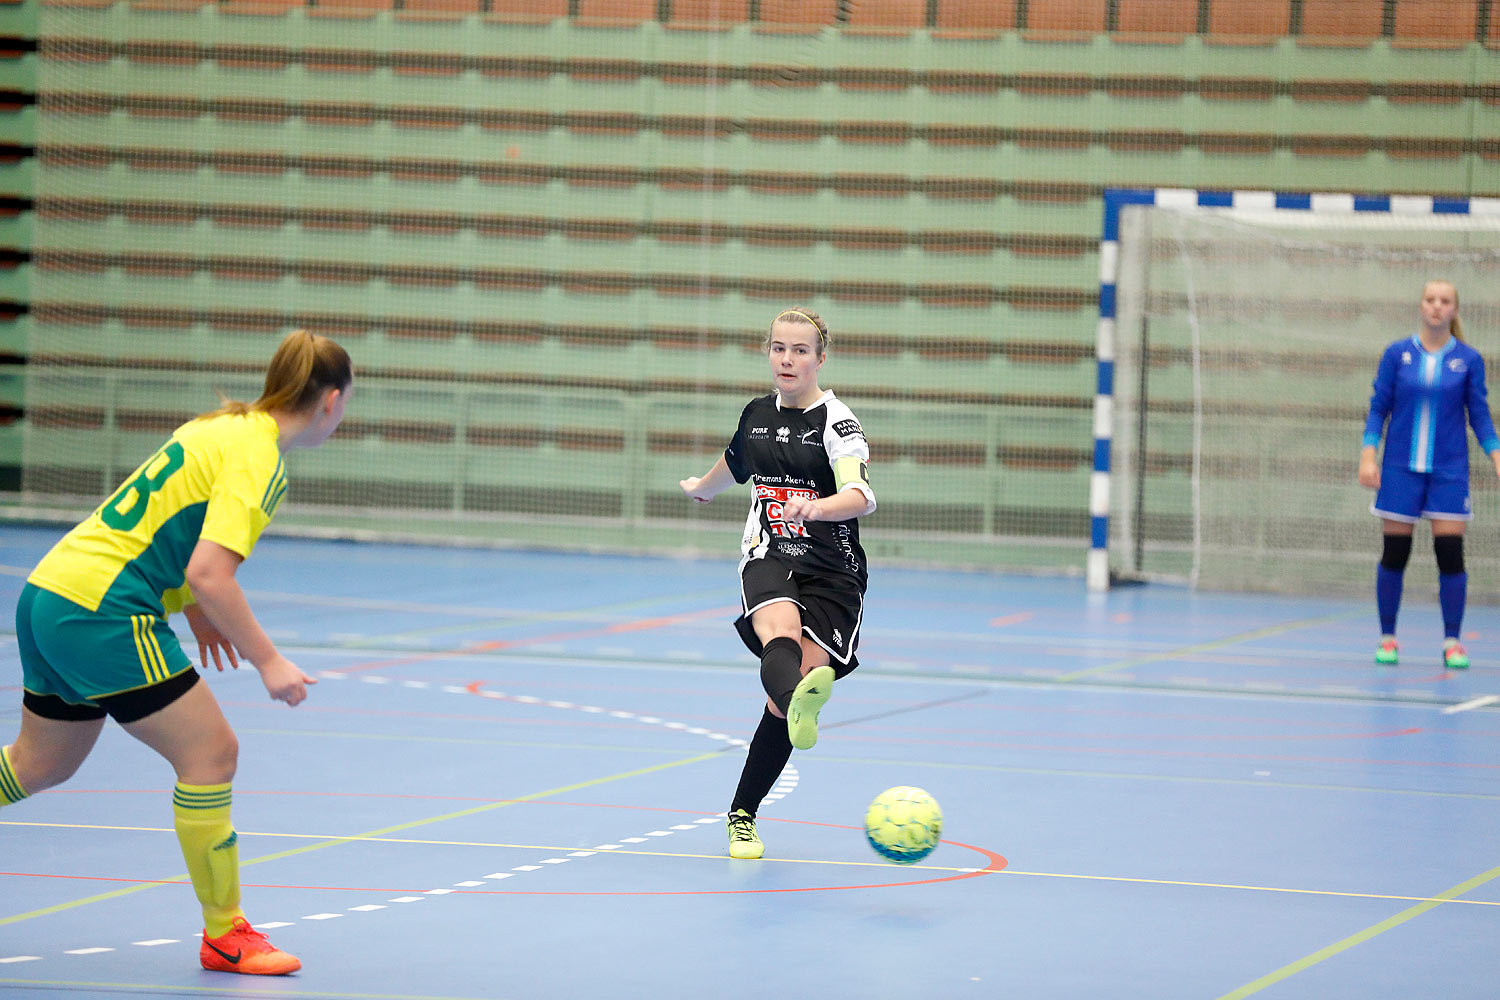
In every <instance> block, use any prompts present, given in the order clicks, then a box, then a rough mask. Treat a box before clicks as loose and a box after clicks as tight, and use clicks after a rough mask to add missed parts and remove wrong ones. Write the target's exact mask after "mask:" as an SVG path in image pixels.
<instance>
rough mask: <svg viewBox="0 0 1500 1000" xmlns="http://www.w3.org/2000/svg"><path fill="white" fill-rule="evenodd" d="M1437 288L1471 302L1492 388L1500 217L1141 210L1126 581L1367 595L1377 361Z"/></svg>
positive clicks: (1492, 580) (1127, 313) (1484, 502)
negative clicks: (1363, 474)
mask: <svg viewBox="0 0 1500 1000" xmlns="http://www.w3.org/2000/svg"><path fill="white" fill-rule="evenodd" d="M1431 278H1443V279H1446V280H1449V281H1452V282H1453V283H1454V284H1455V285H1456V286H1457V288H1458V290H1459V301H1460V316H1461V318H1462V320H1463V324H1464V328H1465V336H1466V339H1467V340H1468V341H1469V343H1471V344H1472V345H1473V346H1474V347H1475V348H1476V349H1477V350H1479V352H1480V353H1481V354H1482V355H1484V356H1485V358H1486V361H1487V362H1488V363H1487V365H1486V371H1487V374H1488V376H1489V381H1490V384H1491V386H1492V387H1493V386H1494V381H1495V376H1494V372H1495V370H1496V369H1495V365H1494V362H1493V361H1491V360H1490V359H1491V358H1496V359H1500V351H1497V350H1496V347H1497V345H1500V218H1493V217H1484V216H1469V215H1440V214H1436V215H1435V214H1424V215H1402V214H1399V213H1387V212H1379V213H1376V212H1371V213H1364V212H1361V213H1349V212H1344V213H1337V214H1334V213H1320V212H1315V211H1293V210H1271V209H1268V210H1264V211H1259V212H1254V211H1247V210H1229V209H1203V208H1200V209H1185V210H1183V209H1174V208H1159V207H1135V208H1130V209H1127V210H1126V211H1125V212H1124V213H1123V215H1122V219H1121V228H1120V274H1119V283H1118V296H1119V297H1118V317H1119V322H1118V340H1117V346H1116V350H1117V361H1116V369H1115V429H1114V453H1113V456H1112V465H1113V470H1114V475H1113V485H1112V489H1111V511H1110V564H1111V572H1112V574H1113V575H1115V576H1116V577H1117V578H1130V577H1137V578H1160V579H1179V580H1186V581H1188V582H1191V583H1193V584H1195V585H1198V586H1201V587H1204V588H1208V589H1222V590H1260V591H1269V592H1284V593H1312V592H1320V593H1349V594H1359V593H1366V592H1368V591H1369V589H1370V588H1371V587H1372V586H1373V580H1374V567H1375V563H1376V560H1377V559H1378V557H1379V551H1380V542H1379V535H1380V529H1379V521H1378V520H1376V518H1374V517H1373V516H1372V515H1371V514H1370V504H1371V501H1372V499H1373V495H1372V493H1371V492H1370V491H1369V490H1366V489H1364V488H1362V487H1361V486H1360V485H1359V484H1358V483H1357V481H1356V479H1355V472H1356V470H1357V467H1358V459H1359V452H1360V447H1361V435H1362V433H1363V426H1364V419H1365V415H1366V413H1367V412H1368V407H1369V400H1370V392H1371V386H1372V381H1373V379H1374V374H1375V369H1376V366H1377V364H1378V362H1379V359H1380V354H1381V352H1382V351H1383V350H1384V349H1385V346H1386V345H1387V344H1389V343H1390V342H1391V341H1393V340H1396V339H1397V338H1399V337H1402V336H1405V335H1410V334H1413V333H1415V332H1416V331H1417V329H1418V323H1419V317H1418V312H1417V302H1418V299H1419V297H1420V294H1421V289H1422V285H1423V284H1424V282H1426V281H1427V280H1428V279H1431ZM1493 400H1494V397H1493V396H1492V397H1491V401H1492V403H1493ZM1469 440H1470V446H1471V449H1472V454H1471V482H1472V486H1471V491H1472V497H1473V502H1474V512H1475V514H1474V520H1473V522H1472V523H1471V525H1470V528H1469V536H1468V542H1467V546H1466V556H1467V562H1468V570H1469V581H1470V583H1469V586H1470V593H1471V595H1473V596H1475V597H1480V598H1486V597H1488V598H1494V597H1496V596H1500V488H1497V487H1500V484H1497V482H1496V478H1495V475H1494V472H1493V468H1492V466H1491V463H1490V461H1489V460H1488V459H1487V458H1486V457H1485V456H1484V455H1483V453H1482V452H1481V451H1480V449H1479V446H1478V443H1477V442H1476V441H1475V440H1474V436H1473V434H1472V432H1471V433H1470V435H1469ZM1382 445H1383V442H1382ZM1429 546H1430V535H1429V534H1428V532H1427V529H1426V528H1425V527H1424V528H1420V529H1419V530H1418V533H1417V547H1416V548H1415V549H1414V555H1413V559H1412V563H1411V568H1410V570H1409V571H1408V574H1407V592H1408V593H1409V594H1410V593H1415V594H1418V595H1421V594H1423V593H1427V592H1430V593H1435V592H1436V570H1435V569H1433V568H1432V559H1431V556H1430V554H1428V555H1426V557H1425V558H1424V553H1430V551H1431V550H1430V547H1429ZM1424 567H1426V568H1427V569H1429V570H1431V571H1430V572H1423V568H1424Z"/></svg>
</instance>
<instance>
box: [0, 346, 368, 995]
mask: <svg viewBox="0 0 1500 1000" xmlns="http://www.w3.org/2000/svg"><path fill="white" fill-rule="evenodd" d="M352 382H353V374H352V371H351V368H350V364H349V355H348V354H346V353H345V351H344V349H343V348H342V347H340V346H339V345H338V344H336V343H334V342H333V341H332V340H329V339H328V338H326V337H319V336H315V335H312V334H309V333H307V332H305V331H302V330H298V331H295V332H293V333H291V334H288V335H287V337H286V339H284V340H283V341H282V342H281V345H280V346H279V347H278V348H277V350H276V354H275V356H274V357H273V358H272V359H271V364H270V367H269V368H268V369H267V371H266V382H265V391H264V392H262V394H261V396H260V398H259V399H257V400H256V401H255V402H253V403H249V404H246V403H240V402H234V401H228V402H226V403H225V404H224V405H223V406H222V407H220V408H219V409H218V410H215V411H214V412H212V413H207V414H204V415H203V416H201V417H198V418H197V419H195V420H191V421H189V422H188V423H186V424H183V425H182V426H181V427H179V428H177V430H176V431H175V432H174V433H173V434H172V437H171V438H170V439H169V440H168V441H167V443H166V444H164V445H162V447H161V448H160V449H158V450H157V452H156V454H154V455H152V456H151V457H150V458H148V459H147V460H146V461H145V463H144V464H142V465H141V467H140V468H139V469H137V470H136V471H135V472H134V473H133V474H132V475H131V477H130V478H129V479H128V480H127V481H126V482H125V483H124V484H123V485H121V486H120V488H119V489H118V490H116V491H115V493H114V494H113V495H112V496H111V497H110V498H109V499H107V500H105V501H104V503H103V504H102V505H100V507H99V509H98V510H96V511H94V513H93V514H91V515H90V516H89V517H88V518H87V519H86V520H84V521H83V523H81V524H79V525H78V526H77V527H75V528H74V529H73V530H72V531H70V532H68V534H67V535H65V536H63V538H62V539H61V540H60V541H59V542H58V543H57V544H56V545H55V546H53V548H52V550H51V551H50V552H48V553H47V555H46V556H44V557H43V558H42V561H41V562H40V563H38V564H37V566H36V569H35V570H33V571H32V574H31V576H30V577H28V578H27V582H26V587H25V588H24V589H23V590H22V592H21V596H20V599H19V600H18V601H17V603H16V642H17V645H18V647H19V651H20V655H21V670H22V687H23V688H24V694H23V696H22V703H21V732H20V735H18V736H17V737H16V740H15V742H14V743H12V744H10V745H9V746H6V747H0V807H3V806H7V805H11V804H13V803H15V802H19V801H20V800H21V799H23V798H25V797H26V796H28V795H31V794H34V793H36V792H39V791H41V790H42V789H44V788H50V787H52V786H53V785H56V784H59V783H60V782H63V781H66V780H67V779H68V778H70V777H72V775H73V773H74V772H75V771H77V770H78V767H79V765H80V764H82V763H83V760H84V758H85V757H87V756H88V754H89V751H90V750H92V749H93V747H94V742H95V741H96V740H97V739H98V737H99V732H100V730H101V729H102V728H103V726H104V719H105V716H111V717H113V718H114V720H115V721H116V722H117V723H119V724H120V725H121V726H122V727H123V728H124V729H125V731H126V732H128V733H129V734H130V735H132V736H134V737H135V738H136V739H138V740H140V741H141V742H142V743H145V744H146V745H147V746H149V747H151V748H152V749H153V750H155V751H157V752H158V753H160V754H161V755H162V756H163V757H165V758H166V759H167V761H168V762H169V763H170V764H171V765H172V767H173V769H174V770H175V771H176V772H177V785H176V788H175V789H174V790H173V793H172V812H173V817H174V820H175V827H176V830H177V839H178V841H179V843H180V844H181V846H182V855H183V858H184V859H185V860H186V861H187V868H188V873H189V875H190V876H191V877H192V882H193V889H194V891H195V892H196V893H197V896H198V901H199V902H200V903H201V904H202V906H203V921H204V929H203V942H202V944H201V946H200V947H199V958H200V961H201V962H202V964H203V967H204V968H206V969H214V970H219V971H223V972H241V973H248V974H252V975H285V974H286V973H289V972H295V971H297V970H298V969H300V968H301V967H302V963H301V962H299V961H298V960H297V959H296V958H295V957H293V956H291V955H288V954H287V953H286V952H284V951H281V950H279V949H277V948H275V947H274V946H272V945H271V943H270V942H269V941H267V940H266V937H265V935H263V934H261V933H260V932H258V931H256V930H255V929H254V928H253V927H251V926H250V924H249V922H248V921H246V920H245V915H244V912H243V911H242V910H241V909H240V878H239V853H238V849H237V847H236V836H235V832H234V826H233V825H232V824H231V822H230V819H229V806H230V782H231V781H232V779H233V778H234V772H235V765H236V761H237V758H238V754H239V744H238V741H237V740H236V738H235V735H234V731H233V730H232V729H231V728H230V727H229V723H228V721H227V720H226V719H225V718H224V714H223V712H221V711H220V710H219V704H218V702H217V701H216V700H215V699H214V696H213V694H212V693H211V692H210V691H209V689H208V685H206V684H199V683H198V672H197V671H196V670H195V669H193V664H192V661H191V660H189V659H188V656H187V654H186V653H184V652H183V650H182V647H181V646H180V645H179V644H178V642H177V638H176V636H175V635H174V634H173V632H172V629H171V627H170V626H168V625H167V621H166V618H167V615H168V613H170V612H172V611H176V610H181V611H182V612H183V613H184V615H185V616H186V618H187V621H188V625H189V627H190V628H191V629H192V632H193V637H194V638H195V639H196V640H197V642H198V657H199V662H201V663H202V665H203V668H204V669H205V670H206V669H208V661H209V657H210V656H212V658H213V661H214V664H215V665H216V666H217V667H218V669H220V670H223V669H224V661H225V660H226V659H227V660H228V661H229V663H230V665H231V666H234V667H236V668H237V667H238V666H239V661H238V659H237V658H236V655H235V651H236V650H238V651H239V655H240V656H243V657H244V658H245V659H247V660H249V661H250V662H251V664H253V665H254V666H255V668H256V670H258V671H259V672H260V677H261V681H262V682H263V683H264V684H265V686H266V690H267V691H268V692H269V693H270V695H271V697H272V698H274V699H276V700H278V701H284V702H286V703H287V704H288V705H296V704H297V703H298V702H300V701H302V700H303V699H304V698H306V697H307V685H308V684H312V683H314V680H313V678H311V677H308V676H306V675H305V674H303V672H302V671H301V670H300V669H298V667H297V665H296V664H295V663H293V662H292V661H291V660H288V659H287V658H286V657H284V656H282V655H281V653H279V652H278V651H277V649H276V646H275V645H274V644H273V643H272V642H271V640H270V638H269V637H268V636H267V635H266V633H265V631H264V630H263V629H262V628H261V627H260V624H259V623H258V622H257V621H256V619H255V615H254V613H253V612H251V610H250V605H249V603H248V602H247V601H246V599H245V594H244V592H243V591H242V590H241V589H240V586H239V584H238V583H237V582H236V581H235V571H236V570H237V569H238V568H239V565H240V563H241V562H242V561H244V559H245V558H246V557H247V556H249V555H250V552H251V550H252V549H254V548H255V543H256V540H257V539H258V538H259V537H260V534H261V531H262V530H263V529H264V528H265V527H266V525H267V524H268V523H269V522H270V520H271V517H272V516H273V515H274V514H275V513H276V508H277V506H278V505H279V504H280V503H281V499H282V497H283V495H284V494H285V493H286V487H287V482H286V470H285V468H284V466H283V461H282V460H283V457H284V456H285V454H286V453H287V452H288V451H290V450H291V449H293V448H315V447H317V446H318V445H320V444H322V443H323V441H324V440H326V439H327V438H328V435H330V434H332V433H333V431H334V429H335V428H336V427H338V425H339V421H340V420H342V419H343V416H344V405H345V402H346V401H347V399H348V398H349V392H350V389H351V387H352Z"/></svg>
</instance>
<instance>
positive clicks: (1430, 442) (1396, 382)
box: [1364, 335, 1500, 478]
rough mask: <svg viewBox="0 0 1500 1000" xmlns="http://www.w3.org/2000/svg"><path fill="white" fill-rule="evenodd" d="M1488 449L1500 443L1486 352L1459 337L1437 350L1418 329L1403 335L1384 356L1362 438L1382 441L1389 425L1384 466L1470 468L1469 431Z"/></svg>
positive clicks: (1462, 471) (1460, 471)
mask: <svg viewBox="0 0 1500 1000" xmlns="http://www.w3.org/2000/svg"><path fill="white" fill-rule="evenodd" d="M1465 411H1467V412H1468V423H1469V424H1471V425H1472V426H1473V428H1474V436H1475V437H1477V438H1478V439H1479V444H1480V446H1481V447H1483V448H1484V450H1485V453H1486V454H1488V453H1490V452H1493V451H1495V450H1497V449H1500V436H1497V435H1496V434H1495V421H1494V419H1493V418H1492V417H1491V416H1490V403H1489V395H1488V393H1487V391H1486V390H1485V385H1484V359H1483V358H1481V357H1480V356H1479V352H1478V351H1476V350H1474V348H1472V347H1470V346H1469V345H1468V344H1465V343H1464V342H1463V341H1461V340H1459V339H1458V338H1457V337H1450V338H1449V339H1448V343H1447V344H1446V345H1444V347H1443V349H1442V350H1440V351H1436V352H1432V351H1428V350H1426V349H1425V348H1423V347H1422V339H1421V336H1420V335H1413V336H1411V337H1407V338H1405V339H1403V340H1398V341H1396V342H1395V343H1393V344H1391V346H1389V347H1387V348H1386V349H1385V354H1383V355H1381V358H1380V368H1379V370H1378V371H1377V372H1376V374H1375V391H1374V393H1373V394H1371V396H1370V415H1369V417H1368V418H1366V420H1365V439H1364V440H1365V444H1366V445H1370V446H1378V445H1379V444H1380V432H1381V430H1382V429H1383V428H1386V418H1387V417H1389V418H1390V426H1389V428H1388V429H1386V435H1385V454H1384V456H1383V457H1382V460H1381V464H1382V465H1383V466H1384V467H1386V468H1407V469H1410V470H1411V471H1412V472H1437V473H1443V474H1447V475H1461V476H1463V477H1465V478H1467V477H1468V475H1469V441H1468V431H1467V428H1466V427H1465V426H1464V412H1465Z"/></svg>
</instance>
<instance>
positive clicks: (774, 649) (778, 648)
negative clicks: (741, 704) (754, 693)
mask: <svg viewBox="0 0 1500 1000" xmlns="http://www.w3.org/2000/svg"><path fill="white" fill-rule="evenodd" d="M801 679H802V643H800V642H798V641H797V640H796V639H793V638H790V637H789V636H784V635H782V636H777V637H776V638H774V639H772V640H771V641H770V642H768V643H766V645H765V648H764V649H762V650H761V654H760V684H761V687H763V688H765V689H766V695H767V696H768V697H769V698H770V699H771V703H772V704H773V705H775V706H776V707H777V708H779V709H781V712H782V714H783V715H785V714H786V707H787V706H788V705H790V704H791V703H792V692H793V691H794V690H796V687H797V682H798V681H800V680H801Z"/></svg>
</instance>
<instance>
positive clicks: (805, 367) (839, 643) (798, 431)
mask: <svg viewBox="0 0 1500 1000" xmlns="http://www.w3.org/2000/svg"><path fill="white" fill-rule="evenodd" d="M765 346H766V351H767V355H768V357H769V358H770V362H771V376H772V378H773V380H774V381H775V385H776V391H775V392H774V393H772V394H770V395H768V396H761V397H759V398H758V399H752V400H751V401H750V403H749V404H748V405H747V406H746V407H745V409H744V412H743V413H741V414H740V424H739V428H738V429H737V430H736V431H735V434H734V439H733V440H732V441H731V442H730V443H729V447H728V448H726V449H725V450H724V454H723V455H722V456H720V458H719V460H718V461H717V462H715V463H714V467H713V468H712V469H710V470H709V471H708V473H707V474H706V475H704V476H702V477H701V478H698V477H695V478H692V479H684V480H682V484H681V485H682V491H683V493H685V494H687V495H688V496H689V497H691V498H692V499H694V500H697V501H698V502H700V503H707V502H708V501H710V500H712V499H713V498H714V497H715V496H717V495H718V494H719V493H721V492H722V491H724V490H725V489H728V488H729V487H730V486H731V485H733V484H734V483H743V482H747V481H748V482H749V483H750V484H751V497H750V515H749V517H748V518H747V519H746V521H745V534H744V537H743V539H742V540H741V551H742V552H743V553H744V558H743V559H741V560H740V599H741V607H742V608H743V613H742V614H741V615H740V617H739V619H738V620H737V621H736V622H735V628H736V630H737V631H738V632H739V634H740V638H741V639H743V640H744V641H745V645H746V646H748V647H749V648H750V651H751V652H752V653H755V654H756V655H757V656H759V657H760V679H761V684H762V686H764V687H765V689H766V697H767V700H766V708H765V711H764V712H763V713H762V716H761V720H760V725H759V727H757V729H756V730H755V736H754V737H753V738H752V739H751V740H750V751H749V753H748V755H747V756H746V759H745V768H744V771H743V772H742V773H741V774H740V783H739V787H738V788H737V789H736V790H735V793H734V801H733V802H732V803H731V805H730V808H729V816H728V819H727V821H726V826H727V828H728V831H729V855H730V857H733V858H759V857H760V856H761V855H762V854H763V853H764V851H765V847H764V845H763V844H762V843H761V840H760V837H759V836H758V835H757V834H756V832H755V814H756V810H758V809H759V808H760V803H761V800H762V799H764V798H765V796H766V793H767V792H769V791H770V790H771V786H772V785H774V784H775V783H776V779H777V778H778V777H779V776H780V775H781V770H782V768H784V767H785V766H786V762H787V760H788V759H790V758H791V755H792V748H793V747H796V748H797V749H799V750H807V749H809V748H810V747H812V746H813V744H815V743H816V742H817V741H818V712H819V711H820V710H821V709H822V707H823V705H824V704H825V703H826V702H827V701H828V696H829V694H830V693H831V691H832V688H833V682H834V680H835V679H836V678H839V677H843V676H844V675H846V674H848V673H849V671H851V670H853V669H854V668H855V667H856V666H857V665H858V662H859V661H858V660H857V658H856V657H855V655H854V651H855V648H856V647H857V646H858V645H859V626H860V621H861V619H862V617H863V612H864V594H865V582H866V567H865V554H864V550H863V549H861V548H860V545H859V522H858V521H857V520H856V518H859V517H862V516H864V515H865V514H869V513H871V512H872V511H874V510H875V493H874V491H873V490H872V489H871V488H870V476H869V468H868V463H869V460H870V449H869V446H868V444H867V443H866V442H865V435H864V431H863V430H862V429H861V428H860V425H859V421H858V420H856V419H855V417H854V414H853V413H852V412H851V411H850V409H849V407H847V406H845V405H844V404H843V403H842V402H841V401H840V400H839V399H838V398H837V397H836V396H834V394H833V393H832V392H829V391H827V390H824V389H821V388H819V386H818V371H819V369H821V368H822V367H823V361H824V360H825V356H826V354H827V350H828V327H827V325H826V324H825V323H824V322H823V320H822V318H821V317H819V316H818V314H817V313H815V312H812V311H811V310H809V309H802V308H795V309H787V310H784V311H783V312H782V313H781V314H779V315H778V316H777V317H776V319H775V320H774V321H772V323H771V329H770V332H769V333H768V334H767V335H766V341H765Z"/></svg>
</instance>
